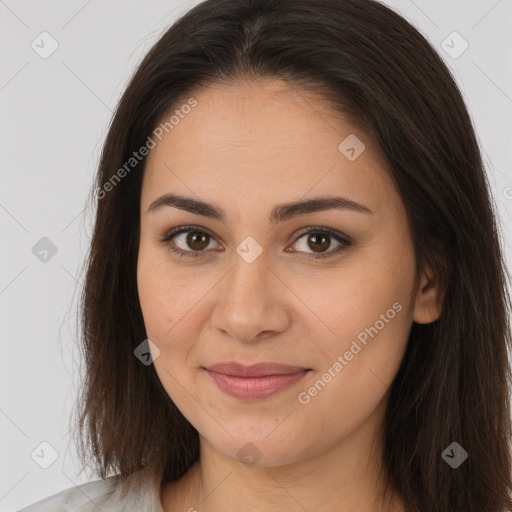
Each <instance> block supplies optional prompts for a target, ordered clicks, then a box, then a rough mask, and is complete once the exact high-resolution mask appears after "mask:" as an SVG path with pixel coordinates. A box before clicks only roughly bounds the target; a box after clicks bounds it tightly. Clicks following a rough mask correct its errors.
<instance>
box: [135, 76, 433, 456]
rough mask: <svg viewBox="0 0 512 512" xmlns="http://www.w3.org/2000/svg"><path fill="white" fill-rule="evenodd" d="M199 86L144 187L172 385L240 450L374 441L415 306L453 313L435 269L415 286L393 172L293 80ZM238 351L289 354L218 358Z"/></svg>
mask: <svg viewBox="0 0 512 512" xmlns="http://www.w3.org/2000/svg"><path fill="white" fill-rule="evenodd" d="M193 97H194V98H195V100H196V101H197V105H196V106H195V107H194V108H192V109H189V108H184V109H182V110H180V105H178V106H176V109H178V110H180V113H181V115H179V116H178V117H177V118H176V119H178V118H179V121H178V122H175V123H174V124H173V127H172V129H169V126H170V125H168V127H167V132H168V133H166V131H165V130H164V131H163V137H161V140H160V141H158V140H156V142H157V144H156V146H155V147H154V148H153V149H151V151H150V154H149V156H148V160H147V164H146V169H145V175H144V180H143V187H142V194H141V225H140V227H141V237H140V248H139V255H138V273H137V278H138V289H139V297H140V303H141V307H142V312H143V316H144V322H145V326H146V330H147V336H148V338H149V340H151V342H152V343H153V344H154V345H153V357H154V365H155V368H156V371H157V373H158V376H159V378H160V380H161V382H162V385H163V386H164V388H165V389H166V391H167V393H168V394H169V396H170V397H171V399H172V400H173V401H174V403H175V404H176V405H177V407H178V408H179V409H180V410H181V411H182V413H183V414H184V416H185V417H186V418H187V419H188V420H189V421H190V423H191V424H192V425H193V426H194V427H195V428H196V429H197V430H198V432H199V433H200V434H201V436H202V438H203V441H206V442H207V443H208V444H209V446H211V447H213V448H214V449H215V450H216V451H217V452H219V453H221V454H222V455H224V456H227V457H230V458H232V459H238V460H244V461H247V460H249V459H250V460H252V461H253V463H254V462H257V463H259V464H260V465H263V466H276V465H283V464H287V463H290V462H294V461H299V460H305V459H306V458H309V457H314V456H319V455H321V454H322V453H326V452H327V451H329V450H332V449H333V448H334V447H336V446H339V445H340V444H342V443H343V442H344V440H347V439H349V437H350V438H352V439H353V435H354V434H355V433H356V432H358V433H359V434H360V435H366V436H367V438H368V440H369V439H370V438H371V436H372V432H373V431H374V428H376V427H377V426H378V425H379V424H380V423H381V421H382V418H383V413H384V410H385V403H386V399H387V391H388V389H389V386H390V384H391V382H392V380H393V378H394V376H395V373H396V372H397V370H398V367H399V365H400V362H401V360H402V357H403V355H404V350H405V347H406V342H407V339H408V334H409V331H410V328H411V325H412V322H413V320H415V321H417V322H419V323H426V322H430V321H433V320H435V319H436V318H437V317H438V315H439V313H440V310H439V306H438V305H437V300H436V298H435V297H436V296H435V288H433V286H432V284H431V282H430V281H428V279H426V278H425V279H423V278H422V282H421V285H420V287H419V289H418V291H416V290H415V289H414V278H415V261H414V254H413V250H412V242H411V238H410V234H409V230H408V225H407V221H406V215H405V211H404V207H403V204H402V202H401V200H400V198H399V196H398V194H397V192H396V190H395V188H394V186H393V184H392V182H391V180H390V178H389V176H388V174H387V172H386V171H385V169H384V167H383V165H382V164H381V162H380V161H379V159H378V157H377V154H376V153H375V152H374V150H373V148H372V145H371V142H370V140H368V139H367V138H366V136H365V134H364V133H361V132H360V131H359V130H358V129H357V128H355V127H353V126H350V125H349V124H346V123H345V122H342V121H341V120H340V118H339V116H337V117H335V116H334V115H333V114H332V111H330V110H329V109H328V107H326V105H325V104H323V103H321V102H319V101H318V100H315V99H313V97H312V96H310V95H307V94H306V93H303V92H300V93H297V92H294V91H293V90H290V89H288V88H287V87H286V85H285V84H284V83H283V82H278V81H275V82H255V83H253V84H252V85H248V84H245V83H244V84H242V83H240V84H238V85H236V86H226V85H222V86H220V85H218V86H215V87H209V88H207V89H203V90H202V91H200V92H198V93H197V94H194V95H193ZM185 112H188V113H186V114H185ZM170 115H171V114H169V116H170ZM361 144H364V147H363V146H362V145H361ZM166 194H172V195H174V196H182V197H183V198H186V200H185V199H183V200H180V201H179V202H176V201H174V202H173V201H171V200H167V201H166V200H165V199H161V198H163V197H164V196H165V195H166ZM159 199H160V200H159ZM168 199H170V196H169V197H168ZM327 199H330V202H326V200H327ZM158 200H159V201H158ZM315 200H318V202H315ZM155 201H158V202H157V203H155ZM202 203H207V204H208V205H209V206H206V205H203V204H202ZM356 204H357V205H359V206H356ZM151 205H153V207H151ZM192 210H194V211H192ZM181 226H187V228H186V229H185V230H184V232H183V233H178V234H174V235H173V237H172V238H170V239H168V240H167V241H162V240H164V239H165V238H166V234H167V233H168V232H169V231H170V230H171V229H173V228H178V227H181ZM325 230H328V231H329V232H325ZM173 250H175V251H181V252H180V253H175V252H173ZM180 254H181V255H180ZM315 256H316V257H315ZM429 283H430V284H429ZM142 341H143V340H141V342H142ZM154 347H157V348H158V350H155V349H154ZM232 362H234V363H238V364H239V365H242V366H251V365H254V364H256V363H277V364H280V365H289V366H291V367H293V368H292V369H290V368H288V369H283V368H277V367H260V368H253V370H254V371H255V373H256V374H257V375H256V376H254V375H253V376H252V377H247V376H243V374H244V372H243V369H242V370H240V368H238V372H237V371H235V370H236V369H235V368H233V367H231V366H230V365H229V364H228V366H227V367H224V368H217V370H218V372H213V373H210V372H208V371H207V369H211V368H212V367H213V366H214V365H218V364H221V363H232ZM286 372H291V373H289V374H288V375H287V376H283V374H284V373H286ZM272 373H274V374H281V376H276V375H274V376H269V374H272ZM233 374H237V375H238V376H233ZM227 375H228V376H227ZM229 375H231V376H229ZM241 375H242V376H241Z"/></svg>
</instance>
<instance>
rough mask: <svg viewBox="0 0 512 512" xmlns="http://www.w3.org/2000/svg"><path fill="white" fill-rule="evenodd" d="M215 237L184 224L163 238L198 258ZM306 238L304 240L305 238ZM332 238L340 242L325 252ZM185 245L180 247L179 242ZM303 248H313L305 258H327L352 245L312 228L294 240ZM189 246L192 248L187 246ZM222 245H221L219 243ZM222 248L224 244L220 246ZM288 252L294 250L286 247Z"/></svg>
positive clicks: (177, 249) (181, 252) (176, 249)
mask: <svg viewBox="0 0 512 512" xmlns="http://www.w3.org/2000/svg"><path fill="white" fill-rule="evenodd" d="M214 239H215V238H214V237H213V235H211V234H210V233H209V232H207V231H204V230H203V229H197V228H194V227H193V226H184V227H178V228H174V229H172V230H171V231H169V232H168V233H167V235H166V236H165V238H164V239H163V240H161V242H163V243H168V242H172V243H171V244H169V245H170V250H171V252H173V253H175V254H178V255H179V256H180V257H187V258H197V257H199V256H203V255H202V254H201V253H202V252H207V251H206V249H208V248H209V246H210V244H211V242H212V241H213V240H214ZM303 239H304V240H303ZM332 239H334V241H335V242H336V243H337V244H338V245H337V246H336V247H335V249H334V250H330V251H328V252H325V250H326V249H328V248H329V247H330V246H331V245H332V241H333V240H332ZM180 242H181V243H182V244H183V245H184V247H179V245H178V244H179V243H180ZM295 244H298V245H299V247H301V248H302V249H301V250H299V251H298V252H307V251H306V250H305V249H311V250H312V251H313V252H312V253H309V255H308V256H303V257H305V258H325V257H328V256H332V255H333V254H335V253H338V252H339V251H341V250H343V249H345V248H346V247H348V246H350V245H352V242H351V241H350V239H348V237H345V236H343V235H342V234H341V233H337V232H336V231H333V230H331V229H329V228H323V227H318V228H311V229H310V230H309V231H308V232H306V233H303V234H302V235H300V236H299V237H298V238H297V239H296V240H295V242H294V244H292V245H295ZM187 246H188V247H189V248H190V249H189V248H187ZM219 246H220V245H219ZM220 248H221V249H222V246H220ZM286 252H294V251H289V250H288V249H286Z"/></svg>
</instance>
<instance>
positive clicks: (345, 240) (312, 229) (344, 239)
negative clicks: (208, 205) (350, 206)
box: [159, 225, 354, 259]
mask: <svg viewBox="0 0 512 512" xmlns="http://www.w3.org/2000/svg"><path fill="white" fill-rule="evenodd" d="M190 231H197V232H200V233H205V234H207V235H208V236H209V237H210V238H212V239H214V240H215V241H216V240H217V237H216V236H215V235H214V234H213V233H212V232H211V231H210V230H209V229H207V228H203V227H201V226H193V225H192V226H191V225H187V226H176V227H174V228H172V229H170V230H167V231H166V232H165V234H164V235H163V238H160V239H159V241H160V242H162V243H167V242H169V241H170V240H171V239H172V238H174V237H175V236H178V235H180V234H183V233H188V232H190ZM311 233H324V234H327V235H329V236H330V237H332V238H334V239H335V240H336V241H337V242H338V243H339V244H340V246H338V247H337V248H336V249H334V250H332V249H331V250H329V251H327V252H324V253H314V252H312V253H304V251H297V253H298V254H303V253H304V254H307V255H309V256H302V257H303V258H305V259H321V258H327V257H329V256H334V255H335V254H337V253H339V252H340V251H342V250H343V249H346V248H347V247H350V246H352V245H353V244H354V243H353V241H352V240H351V238H350V237H348V236H347V235H345V234H343V233H341V232H339V231H338V230H335V229H332V228H328V227H326V226H306V227H304V228H302V229H301V230H299V232H298V233H295V234H294V235H293V237H294V241H293V242H292V244H295V243H297V242H298V241H299V240H300V239H301V238H302V237H303V236H304V235H308V234H311ZM290 238H291V237H290ZM217 243H219V242H217ZM219 245H222V244H219ZM172 252H174V253H179V254H180V255H181V256H183V257H191V258H197V257H205V256H206V255H208V253H209V252H210V250H203V251H194V250H184V249H179V248H178V249H173V250H172ZM185 254H187V256H185Z"/></svg>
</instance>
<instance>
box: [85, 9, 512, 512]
mask: <svg viewBox="0 0 512 512" xmlns="http://www.w3.org/2000/svg"><path fill="white" fill-rule="evenodd" d="M251 78H269V79H282V80H286V81H287V82H288V83H290V84H291V85H293V86H296V87H302V88H303V89H304V90H307V89H308V88H309V89H310V90H315V91H316V92H318V91H320V92H322V94H323V97H324V98H325V99H326V100H327V101H328V102H330V104H331V105H332V108H333V111H335V112H339V113H341V114H342V115H344V116H345V118H346V119H347V120H349V121H350V122H351V123H352V124H353V125H355V126H357V127H360V128H361V129H362V131H363V132H365V133H366V134H367V135H368V136H370V137H371V139H372V141H373V142H374V144H375V146H376V147H377V148H378V149H379V151H380V152H381V154H382V155H383V157H384V159H385V162H386V163H387V166H388V168H389V172H390V173H391V176H392V178H393V181H394V183H395V185H396V187H397V190H398V191H399V193H400V196H401V198H402V201H403V203H404V205H405V208H406V210H407V215H408V220H409V225H410V229H411V233H412V239H413V243H414V250H415V256H416V261H417V268H418V270H420V269H424V268H426V267H427V266H429V267H430V268H431V269H433V270H434V272H435V273H436V275H437V276H438V277H439V279H440V280H441V282H442V283H443V285H444V288H445V290H446V295H445V298H444V308H443V312H442V315H441V317H440V318H439V319H438V320H437V321H436V322H433V323H431V324H427V325H419V324H416V323H414V324H413V326H412V329H411V332H410V338H409V340H408V344H407V349H406V353H405V356H404V358H403V361H402V365H401V367H400V369H399V371H398V372H397V375H396V377H395V379H394V380H393V382H392V384H391V388H390V395H389V405H388V409H387V415H386V419H385V424H384V425H383V429H384V435H385V437H384V439H385V447H384V449H385V465H386V471H387V474H388V478H389V485H390V486H393V488H394V489H395V490H396V491H397V492H398V493H399V494H400V496H401V497H402V499H403V500H404V502H405V503H406V505H407V509H408V510H409V511H415V512H419V511H423V512H424V511H428V512H454V511H464V512H483V511H486V512H498V511H499V512H501V511H502V510H512V501H511V497H510V490H511V488H512V483H511V451H510V439H511V418H510V394H509V393H510V391H509V384H510V382H511V378H510V377H511V373H510V362H509V359H508V355H509V354H508V349H510V346H511V337H510V326H509V322H508V318H509V317H508V313H509V312H510V297H509V292H508V281H507V273H506V269H505V265H504V260H503V252H502V248H501V246H500V243H501V242H500V238H499V232H498V230H497V222H496V218H495V213H494V211H493V204H492V202H491V197H490V192H489V185H488V182H487V178H486V174H485V169H484V167H483V163H482V158H481V154H480V149H479V146H478V144H477V140H476V137H475V132H474V128H473V126H472V122H471V119H470V117H469V115H468V111H467V108H466V106H465V104H464V101H463V99H462V96H461V93H460V91H459V89H458V86H457V84H456V82H455V81H454V79H453V77H452V75H451V74H450V72H449V70H448V69H447V66H446V65H445V64H444V63H443V61H442V59H441V58H440V57H439V55H438V54H437V53H436V51H435V50H434V49H433V47H432V46H431V45H430V44H429V43H428V42H427V40H426V39H425V38H424V37H423V36H422V35H421V34H420V33H419V32H418V31H417V30H416V29H415V28H414V27H413V26H411V25H410V24H409V23H408V22H407V21H406V20H405V19H404V18H402V17H401V16H400V15H398V14H397V13H396V12H394V11H393V10H392V9H391V8H388V7H386V6H384V5H382V4H380V3H378V2H376V1H373V0H206V1H204V2H202V3H201V4H199V5H197V6H195V7H194V8H192V9H191V10H190V11H189V12H188V13H186V14H185V15H184V16H182V17H181V18H180V19H179V20H178V21H177V22H176V23H174V24H173V25H172V26H171V27H170V28H169V30H168V31H167V32H166V33H165V34H164V35H163V36H162V37H161V38H160V39H159V41H158V42H157V43H156V44H155V45H154V46H153V48H152V49H151V50H150V51H149V53H148V54H147V55H146V57H145V58H144V59H143V61H142V62H141V64H140V65H139V67H138V69H137V70H136V72H135V74H134V75H133V77H132V79H131V81H130V83H129V84H128V86H127V88H126V91H125V92H124V94H123V96H122V98H121V100H120V102H119V104H118V106H117V109H116V111H115V114H114V117H113V119H112V122H111V125H110V129H109V132H108V135H107V137H106V141H105V144H104V147H103V151H102V155H101V160H100V165H99V170H98V173H97V177H96V183H95V189H96V193H95V195H94V200H95V204H94V208H95V209H96V219H95V227H94V233H93V238H92V244H91V250H90V255H89V258H88V260H87V262H86V265H87V267H86V279H85V286H84V290H83V295H82V301H81V308H82V309H81V327H82V337H81V342H82V350H83V355H84V360H85V377H84V382H83V387H82V390H81V395H80V399H79V402H78V409H77V413H78V415H77V420H78V421H77V425H78V429H77V430H78V437H77V444H78V446H79V449H80V453H81V457H82V459H83V461H84V463H87V462H88V461H89V459H90V458H92V459H93V460H94V461H95V464H96V471H97V472H98V474H99V475H100V476H101V478H106V477H107V476H109V475H110V474H115V473H118V474H119V475H121V477H122V479H123V481H124V479H128V478H129V477H130V476H133V475H134V474H135V473H136V474H137V475H143V477H142V476H141V477H140V478H144V479H145V480H147V481H148V482H153V483H154V485H160V483H162V482H169V481H172V480H176V479H179V478H180V477H181V476H182V475H183V474H184V473H185V472H186V471H187V470H188V469H189V468H190V467H191V466H192V465H193V464H194V462H195V461H197V460H198V457H199V439H198V433H197V431H196V430H195V428H194V427H193V426H192V425H191V424H190V423H189V422H188V421H187V420H186V419H185V418H184V416H183V415H182V414H181V412H180V411H179V410H178V409H177V408H176V406H175V405H174V404H173V402H172V400H171V399H170V398H169V396H168V395H167V393H166V392H165V390H164V388H163V386H162V385H161V383H160V381H159V379H158V377H157V374H156V372H155V369H154V367H153V365H149V366H145V365H143V364H141V362H140V360H138V359H137V358H136V357H135V356H134V350H135V349H136V347H137V346H139V345H140V343H141V342H142V341H143V340H145V339H146V332H145V327H144V322H143V317H142V313H141V309H140V304H139V301H138V293H137V281H136V268H137V251H138V244H139V229H140V226H139V220H140V219H139V215H140V211H139V209H140V205H139V203H140V193H141V183H142V176H143V170H144V165H145V161H146V159H145V158H142V159H141V160H140V161H138V162H137V163H136V165H135V164H134V165H133V166H132V167H133V169H132V167H127V166H126V162H128V161H130V158H131V157H132V155H133V152H134V151H137V150H138V149H139V148H141V147H143V146H144V145H145V144H147V140H148V136H150V135H151V134H152V133H153V131H154V130H155V127H156V126H157V123H158V122H159V121H160V120H162V119H163V118H164V116H165V115H168V114H169V112H171V111H172V110H173V109H175V108H177V107H178V106H179V105H180V102H182V101H184V98H187V97H189V96H190V95H191V92H192V91H193V90H194V89H195V88H198V87H203V86H205V87H206V86H208V85H209V84H211V83H213V82H219V81H226V82H227V81H230V82H236V81H237V80H241V79H251ZM132 163H133V162H132ZM130 165H131V164H130ZM123 166H124V169H125V172H124V173H123V172H121V173H120V172H119V170H120V169H121V168H123ZM116 174H117V177H116V176H115V175H116ZM121 175H122V176H121ZM212 179H215V178H214V177H213V178H212ZM108 183H110V186H108V185H107V184H108ZM453 442H457V443H458V444H459V445H460V446H461V447H462V448H463V449H464V450H465V451H466V452H467V453H468V455H469V457H468V459H467V460H466V461H465V462H464V463H463V464H461V465H460V466H459V467H458V468H457V469H454V468H453V467H451V465H449V464H448V463H447V462H445V460H443V457H442V453H443V452H444V451H445V449H446V448H447V447H449V446H450V445H451V444H452V443H453ZM131 485H142V479H141V480H137V481H135V482H133V481H132V483H131Z"/></svg>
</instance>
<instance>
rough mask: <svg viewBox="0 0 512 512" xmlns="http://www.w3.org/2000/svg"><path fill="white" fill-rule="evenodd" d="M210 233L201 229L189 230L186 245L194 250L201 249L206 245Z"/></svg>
mask: <svg viewBox="0 0 512 512" xmlns="http://www.w3.org/2000/svg"><path fill="white" fill-rule="evenodd" d="M209 240H210V235H208V234H207V233H203V232H202V231H189V232H188V235H187V237H186V243H187V245H188V246H189V247H190V248H191V249H193V250H194V251H202V250H203V249H206V247H208V244H209Z"/></svg>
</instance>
